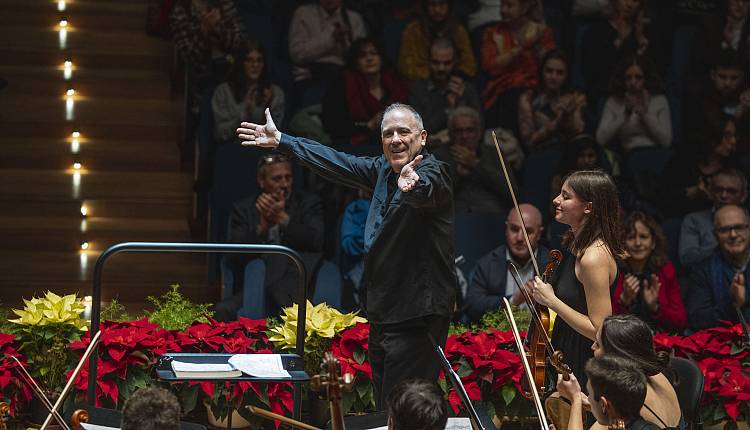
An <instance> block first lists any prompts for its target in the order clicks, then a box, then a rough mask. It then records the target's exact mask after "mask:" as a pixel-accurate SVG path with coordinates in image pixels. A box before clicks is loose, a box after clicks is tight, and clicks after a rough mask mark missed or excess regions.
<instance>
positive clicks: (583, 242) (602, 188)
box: [552, 170, 623, 257]
mask: <svg viewBox="0 0 750 430" xmlns="http://www.w3.org/2000/svg"><path fill="white" fill-rule="evenodd" d="M552 204H553V206H554V207H555V219H556V220H557V221H558V222H561V223H563V224H567V225H569V226H570V231H569V232H568V234H567V235H566V237H565V244H566V245H567V246H568V247H569V248H570V251H571V252H572V253H573V254H574V255H576V256H578V257H580V256H581V255H582V253H583V252H584V251H585V250H586V248H588V247H589V246H590V245H592V244H593V243H594V242H595V241H596V240H601V241H603V242H604V244H605V245H607V247H608V249H609V251H610V252H611V253H612V255H622V254H623V244H622V234H621V233H620V229H621V224H620V202H619V199H618V197H617V186H616V185H615V182H614V181H613V180H612V177H610V176H609V175H608V174H607V173H606V172H604V171H602V170H579V171H577V172H573V173H571V174H570V175H568V176H567V177H566V178H565V181H563V185H562V187H561V189H560V194H559V195H558V196H557V197H555V199H554V200H553V201H552Z"/></svg>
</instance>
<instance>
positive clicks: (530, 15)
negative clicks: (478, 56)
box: [481, 0, 555, 129]
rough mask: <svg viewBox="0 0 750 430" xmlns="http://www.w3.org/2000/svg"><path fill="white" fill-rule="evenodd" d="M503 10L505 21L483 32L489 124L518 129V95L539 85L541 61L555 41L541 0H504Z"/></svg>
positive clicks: (482, 48)
mask: <svg viewBox="0 0 750 430" xmlns="http://www.w3.org/2000/svg"><path fill="white" fill-rule="evenodd" d="M500 14H501V15H502V18H503V19H502V21H500V22H498V23H497V24H494V25H490V26H488V27H487V28H486V29H485V30H484V33H483V34H482V42H481V52H482V61H481V63H482V70H483V71H484V72H485V73H486V74H487V75H488V81H487V84H486V86H485V88H484V90H483V91H482V101H483V103H484V108H485V109H486V114H485V122H486V124H487V127H496V126H498V125H499V126H502V127H505V128H511V129H516V128H517V126H516V125H515V124H516V123H517V121H518V112H517V110H518V97H519V96H520V94H521V93H522V92H523V91H525V90H526V89H530V88H534V87H536V86H537V84H538V73H539V63H540V61H541V59H542V58H543V57H544V54H546V53H547V51H549V50H551V49H553V48H554V47H555V41H554V39H553V37H552V31H551V30H550V29H549V28H547V26H546V25H544V22H543V18H542V11H541V4H540V3H539V2H538V1H537V0H503V1H502V2H501V4H500ZM511 90H513V91H511Z"/></svg>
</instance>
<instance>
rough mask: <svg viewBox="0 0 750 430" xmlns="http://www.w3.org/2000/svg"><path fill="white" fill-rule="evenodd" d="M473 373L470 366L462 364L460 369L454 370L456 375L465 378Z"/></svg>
mask: <svg viewBox="0 0 750 430" xmlns="http://www.w3.org/2000/svg"><path fill="white" fill-rule="evenodd" d="M473 371H474V369H473V368H472V367H471V366H470V365H468V364H463V365H461V367H459V368H458V370H456V373H457V374H458V376H459V377H461V378H465V377H467V376H469V375H470V374H471V372H473Z"/></svg>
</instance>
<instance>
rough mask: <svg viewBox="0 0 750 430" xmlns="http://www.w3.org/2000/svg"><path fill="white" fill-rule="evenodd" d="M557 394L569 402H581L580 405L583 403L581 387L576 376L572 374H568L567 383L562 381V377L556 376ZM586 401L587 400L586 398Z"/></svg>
mask: <svg viewBox="0 0 750 430" xmlns="http://www.w3.org/2000/svg"><path fill="white" fill-rule="evenodd" d="M557 392H558V393H560V395H561V396H563V397H564V398H566V399H568V401H570V402H573V401H574V400H581V403H583V397H582V395H583V393H582V392H581V385H580V384H579V383H578V379H576V376H575V375H574V374H572V373H571V374H570V379H569V380H567V381H565V380H563V377H562V375H557ZM586 400H588V398H587V399H586Z"/></svg>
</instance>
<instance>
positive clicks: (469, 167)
mask: <svg viewBox="0 0 750 430" xmlns="http://www.w3.org/2000/svg"><path fill="white" fill-rule="evenodd" d="M448 135H449V138H450V141H449V143H448V144H447V145H444V146H442V147H439V148H436V149H435V150H434V154H435V156H436V157H437V158H438V159H440V160H442V161H445V162H447V163H448V164H450V167H451V173H452V176H453V200H454V206H455V210H456V212H462V211H468V212H485V213H501V212H504V211H505V209H506V208H508V207H510V206H511V205H512V202H511V201H510V192H509V191H508V186H507V185H506V184H505V180H504V179H503V176H502V175H503V173H502V171H501V170H500V169H499V168H498V163H499V162H498V159H497V152H496V151H495V148H494V146H488V145H482V144H481V139H482V122H481V119H480V117H479V112H477V111H476V110H475V109H472V108H470V107H467V106H460V107H458V108H456V109H454V110H453V112H451V115H450V116H449V117H448Z"/></svg>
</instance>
